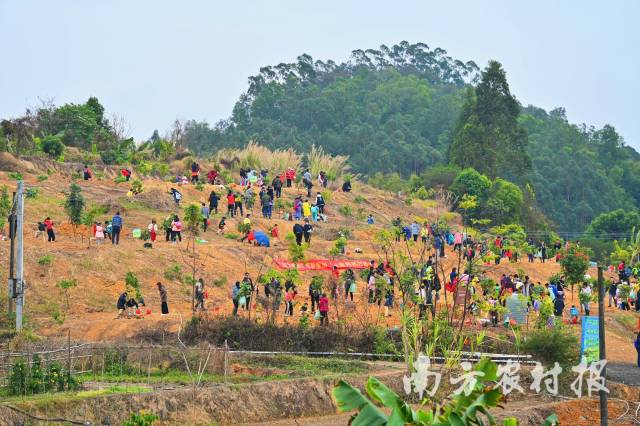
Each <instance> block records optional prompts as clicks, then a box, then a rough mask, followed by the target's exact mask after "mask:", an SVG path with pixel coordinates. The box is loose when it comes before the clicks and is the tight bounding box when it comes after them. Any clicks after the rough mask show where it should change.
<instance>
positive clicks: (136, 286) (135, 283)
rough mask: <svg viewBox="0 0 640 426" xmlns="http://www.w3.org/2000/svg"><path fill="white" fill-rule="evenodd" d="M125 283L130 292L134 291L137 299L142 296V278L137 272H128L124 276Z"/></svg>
mask: <svg viewBox="0 0 640 426" xmlns="http://www.w3.org/2000/svg"><path fill="white" fill-rule="evenodd" d="M124 283H125V285H126V288H127V292H128V293H129V294H131V292H133V293H134V294H135V297H136V299H140V298H142V294H141V293H140V280H138V277H137V276H136V274H134V273H133V272H131V271H129V272H127V275H125V277H124Z"/></svg>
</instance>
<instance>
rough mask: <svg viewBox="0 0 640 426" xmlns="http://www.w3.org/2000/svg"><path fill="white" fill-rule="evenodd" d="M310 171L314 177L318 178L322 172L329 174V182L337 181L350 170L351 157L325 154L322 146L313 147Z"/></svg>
mask: <svg viewBox="0 0 640 426" xmlns="http://www.w3.org/2000/svg"><path fill="white" fill-rule="evenodd" d="M308 160H309V170H311V175H312V176H317V175H318V174H319V173H320V171H324V172H326V173H327V176H328V177H329V180H336V179H337V178H339V177H340V176H341V175H342V173H344V172H345V171H346V170H348V168H349V165H348V164H347V161H349V156H347V155H336V156H333V155H330V154H327V153H325V152H324V148H322V147H321V146H315V145H313V146H312V147H311V152H309V155H308Z"/></svg>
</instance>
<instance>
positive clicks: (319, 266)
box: [273, 259, 370, 271]
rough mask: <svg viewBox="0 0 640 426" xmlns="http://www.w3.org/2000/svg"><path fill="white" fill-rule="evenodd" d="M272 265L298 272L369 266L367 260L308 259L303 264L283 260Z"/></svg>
mask: <svg viewBox="0 0 640 426" xmlns="http://www.w3.org/2000/svg"><path fill="white" fill-rule="evenodd" d="M273 263H275V264H276V266H277V267H278V268H279V269H295V268H296V266H297V269H298V271H331V270H332V269H333V267H334V266H337V267H338V269H367V268H368V267H369V265H370V262H369V261H368V260H331V259H310V260H307V261H304V262H298V263H297V264H296V263H295V262H290V261H288V260H285V259H274V260H273Z"/></svg>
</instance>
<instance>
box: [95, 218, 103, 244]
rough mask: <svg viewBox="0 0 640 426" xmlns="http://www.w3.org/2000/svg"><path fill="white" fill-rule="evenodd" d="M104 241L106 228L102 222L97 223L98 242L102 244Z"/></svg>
mask: <svg viewBox="0 0 640 426" xmlns="http://www.w3.org/2000/svg"><path fill="white" fill-rule="evenodd" d="M103 241H104V228H103V227H102V224H101V223H100V222H98V223H96V244H101V243H102V242H103Z"/></svg>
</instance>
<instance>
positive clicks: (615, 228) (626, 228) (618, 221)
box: [586, 209, 640, 239]
mask: <svg viewBox="0 0 640 426" xmlns="http://www.w3.org/2000/svg"><path fill="white" fill-rule="evenodd" d="M633 228H636V229H640V214H638V211H637V210H635V209H633V210H624V209H617V210H614V211H612V212H609V213H602V214H600V215H598V216H597V217H596V218H595V219H593V221H591V223H590V224H589V226H588V227H587V231H586V232H587V234H589V235H590V236H594V237H607V236H610V237H611V238H612V239H620V238H625V237H626V236H627V235H628V234H629V232H631V230H632V229H633Z"/></svg>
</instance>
